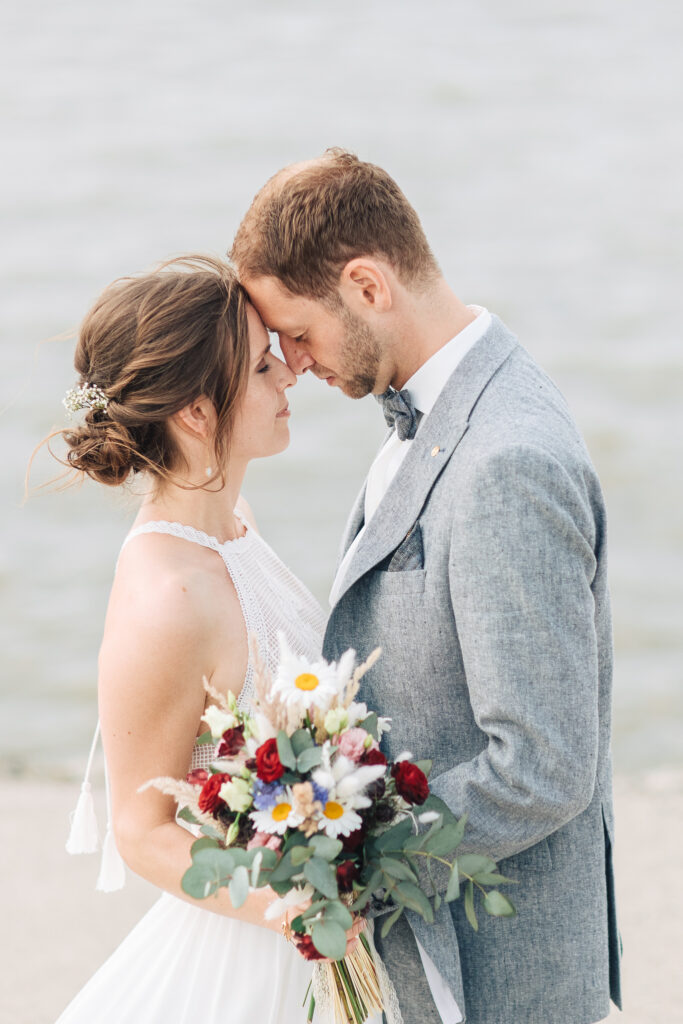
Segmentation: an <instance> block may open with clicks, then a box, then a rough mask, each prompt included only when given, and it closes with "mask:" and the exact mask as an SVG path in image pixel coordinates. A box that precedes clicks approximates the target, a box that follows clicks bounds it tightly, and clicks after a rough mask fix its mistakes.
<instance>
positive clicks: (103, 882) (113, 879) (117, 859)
mask: <svg viewBox="0 0 683 1024" xmlns="http://www.w3.org/2000/svg"><path fill="white" fill-rule="evenodd" d="M125 884H126V868H125V865H124V862H123V857H122V856H121V854H120V853H119V851H118V850H117V848H116V840H115V839H114V833H113V832H112V830H111V828H108V829H107V834H106V836H105V837H104V843H103V844H102V860H101V862H100V873H99V875H98V878H97V884H96V885H95V888H96V889H97V890H98V891H99V892H116V891H117V889H123V887H124V885H125Z"/></svg>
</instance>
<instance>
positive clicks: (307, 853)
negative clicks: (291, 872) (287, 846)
mask: <svg viewBox="0 0 683 1024" xmlns="http://www.w3.org/2000/svg"><path fill="white" fill-rule="evenodd" d="M314 852H315V851H314V850H313V849H312V848H311V847H310V846H294V847H292V864H294V865H295V867H296V866H297V865H299V864H305V863H306V861H307V860H310V859H311V857H312V856H313V854H314Z"/></svg>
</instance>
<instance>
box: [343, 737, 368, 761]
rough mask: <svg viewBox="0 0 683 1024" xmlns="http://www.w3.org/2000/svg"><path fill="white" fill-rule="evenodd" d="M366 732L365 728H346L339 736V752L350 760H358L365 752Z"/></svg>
mask: <svg viewBox="0 0 683 1024" xmlns="http://www.w3.org/2000/svg"><path fill="white" fill-rule="evenodd" d="M367 738H368V733H367V732H366V731H365V729H347V730H346V732H343V733H342V734H341V736H340V737H339V753H340V754H343V755H344V757H348V758H349V759H350V760H351V761H360V759H361V757H362V756H363V754H364V752H365V743H366V741H367Z"/></svg>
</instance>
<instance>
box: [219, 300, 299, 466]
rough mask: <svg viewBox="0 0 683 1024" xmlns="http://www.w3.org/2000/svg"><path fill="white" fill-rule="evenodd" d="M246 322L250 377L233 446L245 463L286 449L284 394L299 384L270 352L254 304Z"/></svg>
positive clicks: (285, 397)
mask: <svg viewBox="0 0 683 1024" xmlns="http://www.w3.org/2000/svg"><path fill="white" fill-rule="evenodd" d="M247 322H248V324H249V348H250V359H249V376H248V381H247V389H246V392H245V395H244V398H243V400H242V406H241V408H240V411H239V413H238V414H237V418H236V420H235V426H234V429H233V433H232V440H231V444H230V453H231V456H235V457H237V458H239V459H244V460H249V459H259V458H262V457H263V456H266V455H275V454H276V453H277V452H281V451H283V450H284V449H285V448H286V447H287V445H288V444H289V403H288V402H287V396H286V394H285V392H286V389H287V388H289V387H291V386H292V384H295V383H296V376H295V375H294V374H293V373H292V371H291V370H290V369H289V367H288V366H287V364H286V363H283V362H282V360H281V359H278V358H277V356H275V355H273V353H272V352H271V350H270V338H269V337H268V332H267V331H266V329H265V327H264V326H263V323H262V322H261V318H260V317H259V315H258V313H257V312H256V310H255V309H254V307H253V306H252V305H248V306H247Z"/></svg>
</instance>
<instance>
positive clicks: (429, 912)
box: [394, 882, 434, 924]
mask: <svg viewBox="0 0 683 1024" xmlns="http://www.w3.org/2000/svg"><path fill="white" fill-rule="evenodd" d="M394 899H395V900H396V902H397V903H398V902H400V903H403V904H404V905H405V906H406V907H408V909H409V910H414V911H416V912H417V913H418V914H420V916H421V917H424V919H425V921H426V922H427V923H428V924H431V923H432V922H433V920H434V909H433V907H432V905H431V903H430V902H429V900H428V899H427V897H426V896H425V894H424V893H423V892H422V889H420V888H419V886H417V885H414V884H413V882H399V883H398V885H397V886H396V888H395V889H394Z"/></svg>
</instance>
